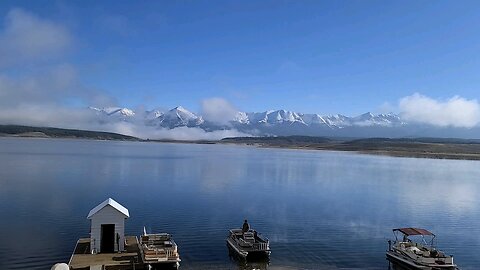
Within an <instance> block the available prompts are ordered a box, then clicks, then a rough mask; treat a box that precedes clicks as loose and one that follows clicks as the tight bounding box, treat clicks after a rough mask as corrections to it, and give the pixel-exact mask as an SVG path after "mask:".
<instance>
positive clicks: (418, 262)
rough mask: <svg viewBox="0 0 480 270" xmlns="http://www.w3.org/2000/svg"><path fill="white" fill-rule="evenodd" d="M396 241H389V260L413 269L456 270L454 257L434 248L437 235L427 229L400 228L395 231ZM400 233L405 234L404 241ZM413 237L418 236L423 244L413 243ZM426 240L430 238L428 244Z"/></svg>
mask: <svg viewBox="0 0 480 270" xmlns="http://www.w3.org/2000/svg"><path fill="white" fill-rule="evenodd" d="M393 233H394V235H395V241H394V242H393V244H392V242H391V241H389V250H388V251H387V258H388V259H389V260H392V261H395V262H397V263H401V264H403V265H405V266H408V267H409V268H412V269H425V270H427V269H428V270H433V269H456V267H457V266H456V265H455V264H454V263H453V257H452V256H449V255H445V253H443V252H441V251H439V250H437V249H436V248H435V247H434V246H433V239H434V238H435V235H434V234H433V233H431V232H429V231H427V230H425V229H419V228H400V229H394V230H393ZM398 233H401V234H403V239H402V240H401V241H400V240H399V239H398V237H397V236H398V235H397V234H398ZM411 236H418V237H420V239H421V240H422V243H418V242H414V241H412V239H410V238H411ZM426 238H430V241H429V242H428V243H427V240H426Z"/></svg>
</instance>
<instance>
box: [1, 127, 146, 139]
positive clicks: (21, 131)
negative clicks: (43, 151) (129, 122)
mask: <svg viewBox="0 0 480 270" xmlns="http://www.w3.org/2000/svg"><path fill="white" fill-rule="evenodd" d="M0 136H15V137H45V138H79V139H80V138H81V139H95V140H129V141H131V140H138V138H135V137H132V136H126V135H122V134H117V133H111V132H101V131H88V130H78V129H63V128H52V127H30V126H17V125H0Z"/></svg>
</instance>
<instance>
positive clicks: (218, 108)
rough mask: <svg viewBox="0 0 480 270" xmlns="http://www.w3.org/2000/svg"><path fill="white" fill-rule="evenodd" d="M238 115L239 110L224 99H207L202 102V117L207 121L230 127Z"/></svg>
mask: <svg viewBox="0 0 480 270" xmlns="http://www.w3.org/2000/svg"><path fill="white" fill-rule="evenodd" d="M237 113H238V110H237V109H236V108H235V107H234V106H233V105H232V104H231V103H230V102H228V101H227V100H225V99H223V98H207V99H204V100H202V116H203V118H204V119H205V120H207V121H211V122H214V123H217V124H223V125H228V124H229V122H230V121H231V120H232V119H234V118H235V116H236V115H237Z"/></svg>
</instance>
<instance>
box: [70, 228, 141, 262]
mask: <svg viewBox="0 0 480 270" xmlns="http://www.w3.org/2000/svg"><path fill="white" fill-rule="evenodd" d="M68 265H69V266H70V269H72V270H93V269H95V270H127V269H133V270H135V269H144V264H143V258H142V254H141V250H140V246H139V243H138V239H137V237H136V236H126V237H125V252H122V253H99V254H91V253H90V238H80V239H79V240H78V241H77V245H76V246H75V250H74V252H73V254H72V257H71V258H70V261H69V263H68Z"/></svg>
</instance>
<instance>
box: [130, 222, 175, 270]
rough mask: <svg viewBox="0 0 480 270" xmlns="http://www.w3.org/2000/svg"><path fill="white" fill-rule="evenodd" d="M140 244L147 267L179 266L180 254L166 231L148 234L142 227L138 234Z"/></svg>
mask: <svg viewBox="0 0 480 270" xmlns="http://www.w3.org/2000/svg"><path fill="white" fill-rule="evenodd" d="M140 246H141V251H142V254H143V262H144V263H145V264H146V265H148V268H149V269H152V268H155V267H156V266H173V267H174V268H175V269H178V267H179V266H180V261H181V260H180V254H179V253H178V247H177V244H176V243H175V241H174V240H173V238H172V236H171V235H170V234H168V233H155V234H148V233H147V232H146V230H145V228H143V234H142V235H141V236H140Z"/></svg>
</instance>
